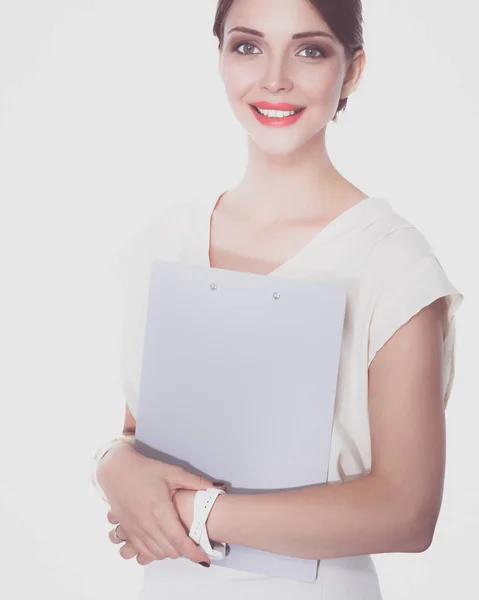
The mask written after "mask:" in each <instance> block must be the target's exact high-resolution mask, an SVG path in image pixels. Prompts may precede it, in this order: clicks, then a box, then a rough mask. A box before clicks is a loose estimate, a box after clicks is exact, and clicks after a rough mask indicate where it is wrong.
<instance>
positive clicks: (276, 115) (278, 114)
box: [255, 106, 303, 119]
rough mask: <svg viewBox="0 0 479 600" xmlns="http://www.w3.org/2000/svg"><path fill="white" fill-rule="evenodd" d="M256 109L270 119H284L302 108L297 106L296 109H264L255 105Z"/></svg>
mask: <svg viewBox="0 0 479 600" xmlns="http://www.w3.org/2000/svg"><path fill="white" fill-rule="evenodd" d="M255 108H256V110H257V111H258V112H259V113H260V114H262V115H264V116H265V117H270V118H272V119H284V118H285V117H291V116H292V115H296V114H297V113H299V112H301V111H302V110H303V109H302V108H298V109H297V110H288V111H286V110H264V109H263V108H258V107H257V106H255Z"/></svg>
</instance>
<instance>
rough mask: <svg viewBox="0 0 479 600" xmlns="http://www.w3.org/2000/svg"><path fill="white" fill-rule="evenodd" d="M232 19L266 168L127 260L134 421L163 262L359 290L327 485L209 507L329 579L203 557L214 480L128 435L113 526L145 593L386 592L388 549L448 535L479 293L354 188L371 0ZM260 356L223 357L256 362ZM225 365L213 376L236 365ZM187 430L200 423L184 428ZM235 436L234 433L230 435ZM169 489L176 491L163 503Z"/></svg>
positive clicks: (230, 39)
mask: <svg viewBox="0 0 479 600" xmlns="http://www.w3.org/2000/svg"><path fill="white" fill-rule="evenodd" d="M213 31H214V34H215V35H216V36H217V38H218V60H219V73H220V76H221V79H222V81H223V83H224V88H225V91H226V95H227V98H228V101H229V103H230V105H231V107H232V110H233V113H234V115H235V116H236V118H237V120H238V121H239V122H240V123H241V125H242V126H243V128H244V130H245V132H246V134H247V144H248V164H247V169H246V172H245V175H244V178H243V179H242V180H241V181H240V183H239V184H238V185H237V186H236V187H235V188H232V189H228V190H227V191H223V193H221V194H218V195H215V196H214V197H207V195H206V194H203V193H201V192H198V194H195V197H196V198H197V199H196V200H192V199H186V200H185V202H184V203H181V204H179V205H177V206H174V207H173V208H171V209H168V210H167V211H165V212H164V213H162V214H161V215H160V216H159V217H158V218H156V219H155V220H153V221H152V222H151V223H150V224H148V226H147V227H145V228H144V229H143V230H141V231H139V232H138V233H137V235H135V236H134V237H133V238H132V239H131V241H130V242H129V243H128V244H127V246H126V247H125V248H123V249H122V251H121V252H120V253H119V255H118V257H117V260H116V261H115V263H114V273H115V275H116V276H117V278H118V281H119V283H120V289H121V293H122V295H123V332H122V354H121V356H122V358H121V380H122V385H123V389H124V392H125V394H124V395H125V399H126V402H127V413H126V417H125V431H130V432H134V431H135V419H136V415H137V408H138V401H139V389H140V373H141V366H142V360H141V359H142V350H143V341H144V339H145V321H146V307H147V300H148V284H149V275H150V269H151V266H152V262H153V261H154V260H157V259H163V260H167V261H177V262H185V263H189V264H193V265H198V266H203V267H205V268H217V269H227V270H231V271H245V272H249V273H254V274H257V275H261V276H265V277H269V276H274V277H276V276H277V277H286V278H292V279H305V280H310V281H321V280H322V278H323V277H325V278H326V280H333V281H335V282H337V283H338V284H340V285H341V286H343V287H344V289H345V291H346V293H347V303H346V315H345V321H344V332H343V339H342V344H341V354H340V362H339V374H338V378H337V391H336V398H335V407H334V409H335V410H334V422H333V430H332V436H331V445H330V455H329V470H328V476H327V482H326V484H324V485H312V486H309V487H306V488H303V489H294V490H286V491H283V492H280V493H278V492H274V493H261V494H257V493H255V494H247V493H243V494H239V493H227V494H222V495H221V496H220V497H217V499H215V501H214V505H213V506H211V504H209V505H208V508H209V509H211V510H210V512H208V515H207V520H208V522H207V525H208V527H207V529H206V530H207V534H208V535H209V536H210V538H211V539H212V540H216V541H217V542H218V543H220V544H221V543H227V544H231V545H232V546H233V545H235V544H236V545H240V546H245V547H248V548H252V549H256V550H258V551H264V552H270V553H273V554H277V555H280V554H283V555H286V556H294V557H297V558H304V559H312V560H314V561H319V566H318V569H317V578H316V580H315V581H314V582H313V583H305V582H302V581H297V580H293V579H288V578H286V577H273V576H268V575H266V574H263V573H256V572H255V571H254V567H253V566H252V568H251V571H243V570H239V569H236V568H235V563H234V552H232V553H231V556H228V557H226V560H225V561H224V563H222V564H221V565H220V564H215V562H214V561H212V562H211V567H210V568H209V569H202V568H200V567H198V565H197V564H196V563H195V561H194V560H189V559H188V556H190V557H191V556H193V557H194V556H196V557H197V558H198V561H197V562H200V561H201V557H199V554H198V553H196V554H195V553H194V548H193V549H192V548H191V545H190V546H188V542H187V540H188V536H187V535H186V532H188V530H189V528H190V526H191V525H192V523H191V519H192V513H193V501H194V498H196V497H199V498H201V495H197V494H196V493H195V492H194V491H193V490H195V489H198V488H195V487H194V486H195V485H197V486H198V485H199V482H198V480H194V479H193V478H192V477H191V473H188V472H186V471H185V470H181V471H180V470H178V469H177V470H176V471H174V472H173V473H172V472H171V471H170V470H168V469H167V468H166V467H165V465H164V464H163V463H160V466H158V465H152V463H151V462H150V463H145V462H144V460H145V459H144V458H143V457H139V456H137V455H134V454H133V453H132V452H131V451H130V449H128V450H127V451H124V450H125V448H123V451H121V452H118V451H117V452H115V453H114V454H113V455H111V454H110V459H109V460H108V459H107V460H106V462H105V463H104V467H103V469H101V474H102V477H101V479H102V482H105V484H106V487H107V488H108V491H109V493H110V495H111V500H112V502H113V504H112V507H113V505H114V506H115V510H113V511H112V513H111V514H110V517H109V518H110V522H111V523H116V524H118V527H117V529H115V534H112V541H115V543H119V542H125V545H124V546H123V547H122V548H121V555H122V556H123V557H124V558H133V557H134V556H137V561H138V562H139V564H142V565H146V566H147V568H146V569H145V579H144V588H143V595H142V600H150V599H152V598H160V597H164V598H168V599H169V600H180V599H182V598H186V597H194V596H195V595H199V596H200V597H203V596H204V597H213V596H217V595H221V596H224V597H225V598H228V600H239V599H241V600H244V598H248V599H249V600H266V599H267V598H271V599H274V600H290V599H291V598H297V599H298V600H309V599H311V600H313V599H314V600H365V599H367V600H380V599H381V591H380V586H379V581H378V577H377V573H376V569H375V566H374V562H373V560H372V555H373V554H381V553H394V552H411V553H413V552H422V551H424V550H425V549H427V548H428V546H429V545H430V544H431V542H432V538H433V534H434V529H435V525H436V521H437V518H438V514H439V509H440V505H441V499H442V487H443V478H444V467H445V435H444V433H445V423H444V418H445V415H444V409H445V406H446V404H447V402H448V400H449V397H450V393H451V386H452V381H453V378H454V348H455V326H454V325H455V321H454V318H455V313H456V311H457V309H458V307H459V306H460V304H461V301H462V294H461V293H460V292H459V291H458V290H457V289H456V288H455V287H454V286H453V285H452V283H451V282H450V281H449V279H448V278H447V277H446V274H445V272H444V270H443V269H442V267H441V265H440V264H439V262H438V260H437V259H436V257H435V255H434V253H433V251H432V248H431V246H430V245H429V243H428V242H427V240H426V239H425V237H424V236H423V235H422V234H421V233H420V232H419V230H418V229H417V228H416V227H414V226H413V225H412V224H411V223H410V222H408V221H407V220H406V219H404V218H403V217H401V216H400V215H399V214H398V213H396V211H394V210H393V208H392V207H391V205H390V204H389V202H388V201H387V200H386V199H384V198H379V197H372V196H370V195H368V194H367V193H365V192H363V191H362V190H360V189H359V188H357V187H356V186H355V185H353V184H352V183H351V182H350V181H348V180H347V179H346V178H345V177H344V176H342V175H341V174H340V173H339V171H338V170H337V169H336V168H335V166H334V165H333V163H332V161H331V159H330V157H329V153H328V150H327V147H326V130H327V126H328V124H329V123H330V122H331V121H335V120H336V119H337V116H338V114H339V113H340V112H341V111H344V110H345V108H346V105H347V102H348V99H349V96H351V94H352V93H353V92H355V91H356V90H357V88H358V86H359V82H360V80H361V77H362V74H363V71H364V68H365V62H366V61H365V51H364V48H363V37H362V12H361V2H360V0H220V1H219V2H218V8H217V14H216V18H215V22H214V28H213ZM371 171H372V172H373V171H374V169H372V170H371ZM188 174H189V173H188V170H187V165H186V171H185V177H187V176H188ZM250 308H251V307H250ZM234 341H235V340H233V342H234ZM242 358H243V357H242V356H240V355H239V354H238V353H236V354H234V353H232V354H231V356H230V355H228V356H225V357H224V360H225V361H232V360H236V361H238V362H239V363H240V364H239V368H241V367H242V362H241V361H242ZM313 358H314V357H313ZM314 359H315V358H314ZM315 360H320V359H319V358H317V359H315ZM219 362H220V363H221V361H219ZM224 366H225V365H224V364H223V363H221V364H216V365H215V367H216V369H217V370H220V372H219V373H218V372H213V373H211V369H210V368H209V369H208V373H205V377H206V376H208V377H210V376H211V377H222V376H223V377H224V374H223V373H221V369H222V368H224ZM229 366H230V365H228V367H229ZM287 372H289V370H288V371H287ZM188 375H189V374H187V373H185V377H188ZM273 376H274V374H273ZM178 400H179V399H178V398H174V397H172V398H170V397H168V398H161V399H159V400H158V401H159V402H160V401H161V402H165V403H167V402H175V401H178ZM275 401H276V399H275ZM240 408H241V407H240ZM174 425H175V424H174V423H173V424H172V427H174ZM174 435H179V436H181V435H183V432H182V430H181V428H179V429H178V431H177V432H176V431H174ZM222 435H223V436H224V437H225V439H226V440H227V439H228V431H224V432H222ZM267 440H268V438H267V433H265V444H267V443H268V442H267ZM137 454H138V453H137ZM238 460H241V457H238ZM158 462H159V461H158ZM128 466H129V467H130V468H128ZM216 475H217V476H218V477H219V478H221V477H223V476H224V477H227V473H224V474H223V473H221V474H220V473H218V474H216ZM172 481H173V483H175V485H176V487H175V488H174V489H173V488H171V487H169V485H170V483H171V482H172ZM180 483H181V484H182V485H180ZM201 483H202V484H203V483H204V484H207V482H206V481H202V482H201ZM230 483H231V485H232V486H233V487H236V486H235V482H234V481H233V482H230ZM167 484H168V485H167ZM187 484H189V485H190V486H191V487H189V489H183V488H186V486H187ZM178 488H181V489H178ZM213 491H215V490H213ZM152 498H161V502H159V504H160V505H161V507H160V508H161V511H160V508H156V503H155V502H153V501H152V500H151V499H152ZM148 499H150V500H148ZM172 499H173V500H174V503H175V511H174V510H173V509H172V505H171V501H172ZM152 506H153V508H152ZM165 515H166V516H165ZM177 517H178V519H179V520H180V521H181V523H182V524H183V526H184V528H185V532H184V535H183V536H181V535H180V532H179V531H178V527H177V526H178V523H179V521H178V519H177ZM205 518H206V517H205ZM138 524H144V526H143V527H140V526H139V525H138ZM148 524H150V525H151V527H150V526H149V525H148ZM204 525H205V528H206V521H205V523H204ZM175 527H176V529H175ZM165 532H166V533H169V534H170V535H167V536H166V539H165ZM115 535H116V537H115ZM188 541H191V540H188ZM187 553H189V555H188V554H187ZM208 556H211V555H208ZM175 558H178V559H179V560H171V559H175ZM275 560H276V559H275ZM277 560H278V564H281V562H280V561H279V558H278V559H277ZM201 562H203V561H201ZM206 566H208V564H206ZM314 567H316V564H315V565H314Z"/></svg>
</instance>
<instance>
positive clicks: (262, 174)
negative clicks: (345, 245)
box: [225, 139, 365, 224]
mask: <svg viewBox="0 0 479 600" xmlns="http://www.w3.org/2000/svg"><path fill="white" fill-rule="evenodd" d="M248 145H249V148H248V151H249V160H248V166H247V169H246V172H245V174H244V176H243V179H242V180H241V181H240V183H239V184H238V185H237V186H236V187H235V188H234V189H233V190H231V193H230V196H231V197H230V206H231V207H233V206H234V208H235V209H236V210H237V211H238V212H241V213H242V214H244V215H247V218H248V219H249V220H251V221H253V222H255V223H257V224H261V223H265V224H268V223H273V222H278V221H301V220H310V219H317V218H324V217H325V218H327V217H328V216H331V218H334V216H335V214H336V213H337V212H342V210H344V208H345V207H348V206H349V205H351V204H354V203H355V202H356V201H358V200H359V199H361V198H362V197H364V196H365V195H364V194H363V193H362V192H361V190H359V189H358V188H356V187H355V186H354V185H353V184H351V183H350V182H349V181H347V180H346V179H345V178H344V177H343V176H342V175H341V174H340V173H339V172H338V171H337V169H336V168H335V167H334V165H333V164H332V162H331V160H330V158H329V155H328V153H327V150H326V148H325V145H324V143H322V144H321V143H316V145H315V146H313V145H311V147H310V148H308V147H303V148H302V149H301V150H300V151H299V152H298V153H296V154H295V155H291V154H290V155H287V156H278V155H271V154H267V153H265V152H264V151H263V150H261V149H260V148H259V147H258V146H257V145H256V144H254V142H253V141H252V140H251V139H249V141H248ZM225 199H226V198H225Z"/></svg>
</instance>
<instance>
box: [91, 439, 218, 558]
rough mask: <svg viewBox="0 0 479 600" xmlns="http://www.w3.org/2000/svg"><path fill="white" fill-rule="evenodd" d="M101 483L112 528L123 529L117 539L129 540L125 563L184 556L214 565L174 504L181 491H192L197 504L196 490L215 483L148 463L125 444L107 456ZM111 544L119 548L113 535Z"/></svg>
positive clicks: (123, 550) (175, 468)
mask: <svg viewBox="0 0 479 600" xmlns="http://www.w3.org/2000/svg"><path fill="white" fill-rule="evenodd" d="M97 477H98V482H99V484H100V485H101V487H102V489H103V491H104V492H105V494H106V497H107V499H108V502H109V504H110V506H111V515H110V513H109V515H110V517H111V518H112V519H113V521H110V522H114V523H118V522H120V523H121V525H120V526H119V527H118V530H117V534H118V537H120V538H122V539H124V540H127V544H128V545H127V544H125V546H123V547H122V548H121V549H120V554H121V555H122V556H123V557H124V558H129V557H130V555H131V553H132V552H133V551H134V553H135V554H138V559H137V560H138V562H139V564H142V565H144V564H148V563H150V562H152V561H153V560H162V559H164V558H179V557H180V556H185V557H186V558H189V559H190V560H192V561H193V562H197V563H200V562H207V563H208V564H209V563H210V558H209V556H208V555H207V554H206V553H205V552H204V550H203V549H202V548H201V547H200V546H198V545H197V544H196V543H195V542H194V541H193V540H192V539H191V538H190V537H189V536H188V532H187V531H186V530H185V527H184V525H183V522H182V521H181V519H180V517H179V514H178V511H177V508H176V506H175V503H174V498H175V494H176V493H177V492H178V491H179V490H190V491H192V493H191V498H194V494H195V493H196V491H197V490H201V489H207V488H209V487H213V483H212V481H210V480H209V479H206V478H204V477H201V476H199V475H194V474H193V473H190V472H189V471H186V470H185V469H183V468H181V467H178V466H172V465H169V464H167V463H163V462H161V461H158V460H155V459H152V458H148V457H146V456H144V455H142V454H140V453H139V452H138V451H137V450H135V449H134V448H133V447H132V446H129V445H128V446H127V445H126V444H121V445H119V446H116V447H114V448H112V449H111V450H110V451H109V452H108V454H107V455H106V456H105V458H104V459H103V460H102V461H101V463H100V466H99V467H98V473H97ZM109 520H110V518H109ZM110 539H112V541H115V542H116V543H120V542H118V541H116V540H114V539H113V534H112V533H111V534H110ZM133 556H134V554H133ZM140 561H141V562H140Z"/></svg>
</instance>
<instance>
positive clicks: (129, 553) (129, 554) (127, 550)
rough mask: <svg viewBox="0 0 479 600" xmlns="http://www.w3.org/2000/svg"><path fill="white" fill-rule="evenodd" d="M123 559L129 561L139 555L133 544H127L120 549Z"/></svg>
mask: <svg viewBox="0 0 479 600" xmlns="http://www.w3.org/2000/svg"><path fill="white" fill-rule="evenodd" d="M120 554H121V556H122V558H124V559H126V560H129V559H130V558H133V557H134V556H136V555H137V554H138V550H137V549H136V548H135V547H134V546H133V544H132V543H131V542H125V545H124V546H122V547H121V548H120Z"/></svg>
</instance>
